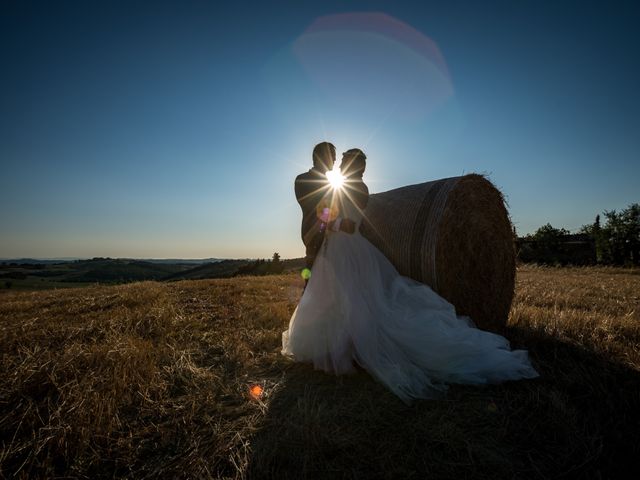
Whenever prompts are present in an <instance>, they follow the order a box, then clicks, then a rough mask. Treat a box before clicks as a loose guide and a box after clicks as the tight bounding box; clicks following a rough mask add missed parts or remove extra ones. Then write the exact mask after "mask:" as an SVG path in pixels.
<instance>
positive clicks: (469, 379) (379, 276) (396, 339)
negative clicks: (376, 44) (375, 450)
mask: <svg viewBox="0 0 640 480" xmlns="http://www.w3.org/2000/svg"><path fill="white" fill-rule="evenodd" d="M335 152H336V150H335V147H334V146H333V145H332V144H330V143H328V142H324V143H320V144H318V145H316V147H315V148H314V150H313V168H311V169H310V170H309V171H308V172H306V173H303V174H301V175H299V176H298V177H297V178H296V181H295V193H296V198H297V200H298V203H299V204H300V207H301V208H302V214H303V216H302V240H303V242H304V244H305V247H306V268H305V270H304V271H303V276H304V277H305V289H304V292H303V294H302V298H301V299H300V303H299V304H298V306H297V307H296V309H295V311H294V312H293V315H292V316H291V319H290V321H289V328H288V329H287V330H286V331H284V332H283V333H282V354H283V355H287V356H289V357H291V358H292V359H293V360H295V361H299V362H311V363H313V365H314V368H316V369H321V370H324V371H325V372H328V373H334V374H336V375H340V374H346V373H355V372H356V371H357V369H356V368H355V365H354V362H355V363H357V364H358V365H360V366H361V367H362V368H364V369H365V370H366V371H367V372H368V373H369V374H370V375H372V376H373V377H374V378H376V379H377V380H378V381H380V382H381V383H382V384H384V385H386V386H387V387H388V388H389V389H390V390H391V391H392V392H393V393H395V394H396V395H397V396H398V397H400V399H402V400H403V401H404V402H405V403H406V404H411V403H412V399H413V398H433V397H436V396H438V395H439V394H441V393H442V392H444V391H445V390H446V389H447V385H446V384H447V383H464V384H486V383H499V382H503V381H505V380H517V379H521V378H533V377H537V376H538V373H537V372H536V371H535V369H534V368H533V367H532V366H531V363H530V362H529V358H528V354H527V352H526V351H525V350H513V351H512V350H510V346H509V342H508V340H507V339H506V338H504V337H502V336H500V335H496V334H494V333H490V332H486V331H483V330H480V329H478V328H475V325H474V324H473V322H472V321H471V319H470V318H468V317H464V316H458V315H456V312H455V308H454V306H453V305H451V304H450V303H449V302H448V301H447V300H445V299H444V298H442V297H440V296H439V295H438V294H437V293H436V292H434V291H433V290H431V288H429V287H428V286H427V285H425V284H422V283H420V282H417V281H415V280H413V279H411V278H409V277H405V276H402V275H400V274H399V273H398V271H397V270H396V269H395V267H394V266H393V265H392V264H391V262H389V260H388V259H387V258H386V257H385V256H384V255H383V254H382V253H381V252H380V251H379V250H378V249H377V248H376V247H375V246H373V245H372V244H371V243H370V242H369V241H368V240H367V239H366V238H365V237H363V236H362V234H361V233H360V231H359V227H360V223H361V221H362V218H363V210H364V209H365V207H366V205H367V202H368V199H369V190H368V188H367V186H366V185H365V183H364V182H363V180H362V176H363V174H364V171H365V168H366V156H365V154H364V153H363V152H362V151H361V150H360V149H357V148H354V149H351V150H348V151H346V152H345V153H344V154H343V157H342V162H341V164H340V173H338V172H337V171H336V170H335V169H333V166H334V163H335V159H336V153H335ZM340 174H341V175H342V178H341V177H340ZM389 221H390V222H391V221H393V219H389ZM416 261H419V259H416Z"/></svg>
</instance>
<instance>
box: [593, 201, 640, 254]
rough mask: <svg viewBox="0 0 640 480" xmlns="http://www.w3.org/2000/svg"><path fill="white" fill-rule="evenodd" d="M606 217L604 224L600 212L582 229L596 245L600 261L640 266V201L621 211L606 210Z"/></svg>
mask: <svg viewBox="0 0 640 480" xmlns="http://www.w3.org/2000/svg"><path fill="white" fill-rule="evenodd" d="M604 217H605V218H606V222H605V224H604V226H601V225H600V215H598V216H597V217H596V220H595V222H594V223H593V224H592V225H584V226H583V227H582V228H581V231H582V232H583V233H586V234H587V235H589V236H590V237H591V238H592V239H593V241H594V242H595V244H596V258H597V261H598V263H603V264H610V265H640V204H638V203H633V204H631V205H629V206H628V207H627V208H626V209H624V210H622V211H621V212H620V213H618V212H616V211H615V210H611V211H605V212H604Z"/></svg>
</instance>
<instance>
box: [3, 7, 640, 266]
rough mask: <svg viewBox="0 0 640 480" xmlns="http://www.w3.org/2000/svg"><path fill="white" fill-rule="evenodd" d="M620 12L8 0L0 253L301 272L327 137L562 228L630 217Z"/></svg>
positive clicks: (631, 27)
mask: <svg viewBox="0 0 640 480" xmlns="http://www.w3.org/2000/svg"><path fill="white" fill-rule="evenodd" d="M636 4H637V2H626V3H622V2H596V3H594V4H590V3H589V2H585V1H579V2H570V1H560V2H558V1H548V2H541V1H517V2H516V1H492V2H471V1H468V2H457V1H447V2H433V3H432V2H427V1H416V2H389V1H387V2H361V1H331V0H328V1H322V2H306V1H305V2H300V1H291V2H255V4H254V5H252V4H251V2H214V1H210V2H205V1H198V2H195V1H175V2H163V1H149V2H137V1H123V2H115V1H114V2H111V1H110V2H86V1H74V2H70V1H63V0H61V1H55V2H49V1H42V2H30V1H26V0H20V1H18V0H8V1H4V2H2V4H1V6H0V13H1V20H0V62H1V63H0V71H1V74H0V114H1V115H0V258H16V257H40V258H51V257H93V256H111V257H137V258H206V257H218V258H247V257H251V258H255V257H270V256H271V255H272V253H273V252H275V251H277V252H279V253H280V255H281V256H282V257H283V258H292V257H301V256H303V255H304V248H303V245H302V242H301V240H300V221H301V217H302V214H301V211H300V208H299V206H298V205H297V203H296V200H295V196H294V192H293V180H294V178H295V176H296V175H297V174H299V173H302V172H303V171H306V170H307V169H308V168H310V167H311V151H312V149H313V146H314V145H315V144H316V143H318V142H320V141H324V140H328V141H331V142H333V143H334V144H335V145H336V146H337V149H338V153H340V152H342V151H344V150H347V149H349V148H353V147H359V148H362V149H363V150H364V151H365V153H366V154H367V156H368V160H367V161H368V167H367V172H366V173H365V181H366V182H367V183H368V185H369V189H370V191H371V192H372V193H375V192H381V191H385V190H389V189H392V188H397V187H400V186H403V185H409V184H415V183H421V182H425V181H429V180H433V179H438V178H446V177H451V176H457V175H461V174H464V173H469V172H479V173H487V174H489V178H490V179H491V180H492V181H493V182H494V183H495V184H496V185H497V186H498V187H499V188H500V189H501V190H502V191H503V193H504V194H505V195H506V197H507V200H508V204H509V210H510V214H511V217H512V219H513V221H514V223H515V225H516V228H517V230H518V233H519V234H521V235H522V234H526V233H529V232H532V231H534V230H535V229H536V228H537V227H539V226H541V225H543V224H545V223H547V222H550V223H551V224H552V225H553V226H555V227H558V228H559V227H564V228H567V229H569V230H571V231H575V230H577V229H578V228H579V227H580V226H581V225H583V224H586V223H589V222H592V221H593V219H594V217H595V215H596V214H598V213H602V211H603V210H612V209H622V208H625V207H626V206H627V205H629V204H630V203H634V202H638V201H640V156H639V153H640V92H639V90H638V89H639V88H640V87H639V86H640V55H639V54H638V48H639V47H640V28H638V25H639V24H640V10H639V7H636V6H635V5H636Z"/></svg>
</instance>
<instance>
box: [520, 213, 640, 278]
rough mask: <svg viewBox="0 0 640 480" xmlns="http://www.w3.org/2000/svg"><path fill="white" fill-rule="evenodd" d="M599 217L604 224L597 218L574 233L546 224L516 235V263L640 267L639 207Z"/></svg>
mask: <svg viewBox="0 0 640 480" xmlns="http://www.w3.org/2000/svg"><path fill="white" fill-rule="evenodd" d="M603 215H604V219H605V221H604V224H603V223H602V222H601V217H600V215H597V216H596V218H595V221H594V222H593V223H592V224H589V225H583V226H582V227H581V228H580V230H579V232H578V233H576V234H571V233H570V232H569V231H568V230H565V229H564V228H554V227H552V226H551V224H549V223H547V224H546V225H543V226H542V227H540V228H539V229H538V230H536V232H535V233H533V234H529V235H527V236H525V237H522V238H518V237H517V236H516V237H515V240H516V249H517V252H518V258H519V260H520V261H522V262H535V263H541V264H547V265H567V264H572V265H595V264H599V265H629V266H632V265H640V204H638V203H634V204H631V205H629V206H628V207H627V208H626V209H624V210H622V211H620V212H616V211H615V210H611V211H605V212H604V213H603ZM514 233H515V232H514Z"/></svg>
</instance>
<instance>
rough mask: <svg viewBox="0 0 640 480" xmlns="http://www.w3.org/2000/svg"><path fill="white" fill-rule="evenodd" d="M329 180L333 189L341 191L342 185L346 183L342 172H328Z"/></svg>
mask: <svg viewBox="0 0 640 480" xmlns="http://www.w3.org/2000/svg"><path fill="white" fill-rule="evenodd" d="M326 175H327V179H328V180H329V183H330V184H331V187H332V188H333V189H334V190H339V189H340V188H342V184H343V183H344V177H343V176H342V174H341V173H340V170H327V173H326Z"/></svg>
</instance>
